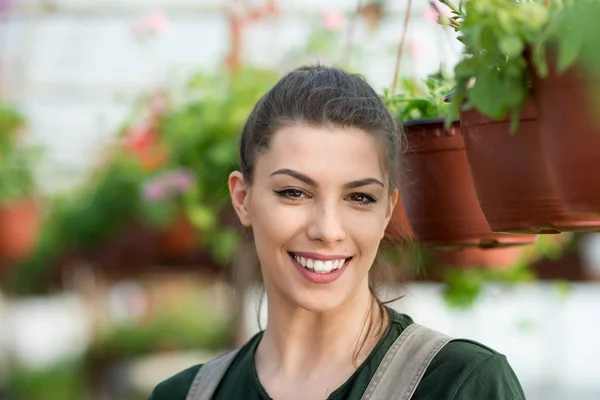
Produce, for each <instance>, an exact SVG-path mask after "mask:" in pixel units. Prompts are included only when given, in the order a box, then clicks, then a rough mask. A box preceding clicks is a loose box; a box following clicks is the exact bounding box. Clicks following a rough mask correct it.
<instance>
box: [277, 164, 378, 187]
mask: <svg viewBox="0 0 600 400" xmlns="http://www.w3.org/2000/svg"><path fill="white" fill-rule="evenodd" d="M274 175H289V176H291V177H292V178H295V179H298V180H299V181H302V182H304V183H306V184H308V185H310V186H312V187H315V188H316V187H318V186H319V185H317V182H316V181H315V180H314V179H312V178H310V177H308V176H306V175H304V174H303V173H300V172H298V171H294V170H293V169H289V168H282V169H278V170H277V171H275V172H273V173H271V176H274ZM367 185H379V186H381V187H385V185H384V184H383V182H381V181H380V180H379V179H375V178H364V179H359V180H356V181H352V182H348V183H346V184H345V185H344V189H356V188H359V187H363V186H367Z"/></svg>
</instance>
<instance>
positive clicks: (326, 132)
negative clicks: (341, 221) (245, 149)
mask: <svg viewBox="0 0 600 400" xmlns="http://www.w3.org/2000/svg"><path fill="white" fill-rule="evenodd" d="M259 163H260V164H262V165H263V167H265V168H267V169H269V170H275V169H279V168H290V169H294V170H298V171H299V172H302V173H305V174H308V175H309V176H311V177H313V178H314V179H317V180H320V179H333V180H335V179H337V180H344V181H350V180H353V179H361V178H364V177H366V176H367V175H368V176H369V177H373V178H378V179H380V180H382V181H383V175H384V174H383V171H382V163H381V157H380V154H379V150H378V148H377V145H376V142H375V139H374V138H373V137H372V135H369V134H367V133H365V132H364V131H362V130H360V129H356V128H339V127H312V126H307V125H293V126H288V127H284V128H281V129H280V130H278V131H277V132H275V133H274V134H273V137H272V138H271V143H270V147H269V150H268V151H267V152H266V153H264V154H263V155H262V156H260V157H259V159H258V160H257V164H256V166H257V168H258V167H259ZM265 172H266V173H270V172H272V171H265Z"/></svg>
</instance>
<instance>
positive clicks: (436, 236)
mask: <svg viewBox="0 0 600 400" xmlns="http://www.w3.org/2000/svg"><path fill="white" fill-rule="evenodd" d="M404 131H405V133H406V136H407V139H408V145H409V149H408V151H407V153H406V154H405V165H406V167H405V170H404V171H403V174H404V176H405V178H406V182H405V186H404V188H403V191H402V200H403V203H404V206H405V208H406V213H407V216H408V219H409V221H410V224H411V226H412V228H413V230H414V233H415V236H416V238H417V240H418V241H419V242H420V243H421V244H422V245H424V246H432V247H443V248H465V247H482V248H495V247H508V246H518V245H524V244H531V243H534V242H535V238H536V236H535V235H520V234H502V233H494V232H492V230H491V229H490V226H489V224H488V222H487V220H486V219H485V216H484V214H483V211H482V210H481V207H480V205H479V201H478V199H477V194H476V193H475V187H474V185H473V180H472V178H471V172H470V169H469V163H468V161H467V154H466V150H465V142H464V138H463V135H462V131H461V129H460V124H459V123H458V122H454V123H453V124H452V126H451V128H450V129H449V130H446V129H445V128H444V121H443V120H441V119H437V120H422V121H411V122H409V123H406V124H404Z"/></svg>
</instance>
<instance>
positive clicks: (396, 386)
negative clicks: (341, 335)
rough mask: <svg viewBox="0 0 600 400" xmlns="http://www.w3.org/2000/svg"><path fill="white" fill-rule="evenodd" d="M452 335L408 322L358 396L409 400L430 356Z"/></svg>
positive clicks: (382, 399) (381, 399)
mask: <svg viewBox="0 0 600 400" xmlns="http://www.w3.org/2000/svg"><path fill="white" fill-rule="evenodd" d="M450 340H452V338H450V337H449V336H446V335H444V334H443V333H440V332H437V331H434V330H432V329H429V328H426V327H424V326H421V325H418V324H411V325H409V326H408V328H406V329H405V330H404V331H403V332H402V334H401V335H400V337H398V339H396V341H395V342H394V344H393V345H392V347H390V348H389V350H388V351H387V353H386V354H385V357H384V358H383V360H382V361H381V363H380V364H379V367H378V368H377V371H375V375H373V378H372V379H371V382H369V386H367V390H365V393H364V394H363V396H362V398H361V400H387V399H394V400H409V399H410V398H411V397H412V395H413V393H414V392H415V390H416V389H417V386H418V385H419V382H420V381H421V379H422V378H423V375H424V374H425V370H426V369H427V367H428V366H429V364H430V363H431V360H433V357H435V355H436V354H437V353H438V352H439V351H440V350H441V349H442V347H444V346H445V345H446V344H447V343H448V342H449V341H450Z"/></svg>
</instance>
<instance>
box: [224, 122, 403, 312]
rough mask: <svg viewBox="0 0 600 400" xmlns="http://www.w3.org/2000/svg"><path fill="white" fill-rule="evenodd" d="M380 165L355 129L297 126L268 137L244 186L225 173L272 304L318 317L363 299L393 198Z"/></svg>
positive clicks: (236, 177)
mask: <svg viewBox="0 0 600 400" xmlns="http://www.w3.org/2000/svg"><path fill="white" fill-rule="evenodd" d="M381 165H382V164H381V159H380V155H379V152H378V150H377V147H376V144H375V142H374V139H373V138H371V137H370V136H369V135H368V134H366V133H364V132H363V131H361V130H356V129H347V128H315V127H310V126H305V125H296V126H291V127H286V128H282V129H281V130H279V131H278V132H276V133H275V134H274V135H273V137H272V138H271V146H270V148H269V150H268V151H267V152H266V153H264V154H261V155H259V156H258V157H257V159H256V163H255V170H254V181H253V184H252V185H251V186H246V185H245V183H244V182H243V178H242V176H241V174H240V173H239V172H235V173H233V174H232V175H231V177H230V180H229V185H230V190H231V194H232V199H233V203H234V206H235V208H236V210H237V212H238V215H239V216H240V219H241V220H242V222H243V223H244V224H245V225H247V226H252V229H253V231H254V239H255V243H256V249H257V252H258V257H259V259H260V263H261V268H262V273H263V278H264V281H265V286H266V289H267V293H268V295H269V298H270V299H271V300H275V301H285V302H288V303H291V304H292V305H297V306H299V307H302V308H304V309H307V310H310V311H315V312H324V311H328V310H332V309H335V308H336V307H339V306H341V305H343V304H344V303H345V302H347V301H349V300H351V299H352V298H353V296H364V295H365V294H368V273H369V270H370V269H371V266H372V265H373V261H374V259H375V255H376V253H377V249H378V247H379V243H380V241H381V239H382V237H383V234H384V231H385V227H386V225H387V223H388V222H389V219H390V216H391V213H392V211H393V207H394V205H395V202H396V199H397V193H394V195H393V196H389V189H388V183H387V179H386V177H385V175H384V173H383V171H382V169H381Z"/></svg>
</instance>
